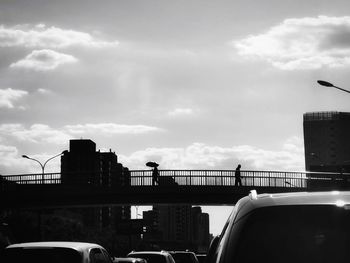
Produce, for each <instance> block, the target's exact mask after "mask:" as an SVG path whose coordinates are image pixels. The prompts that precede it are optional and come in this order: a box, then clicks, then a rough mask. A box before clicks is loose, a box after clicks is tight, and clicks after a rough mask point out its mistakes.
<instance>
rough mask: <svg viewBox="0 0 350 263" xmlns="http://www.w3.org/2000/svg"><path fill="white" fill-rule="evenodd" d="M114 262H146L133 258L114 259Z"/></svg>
mask: <svg viewBox="0 0 350 263" xmlns="http://www.w3.org/2000/svg"><path fill="white" fill-rule="evenodd" d="M114 259H115V260H116V261H128V262H135V261H146V260H145V259H143V258H133V257H127V258H125V257H119V258H114Z"/></svg>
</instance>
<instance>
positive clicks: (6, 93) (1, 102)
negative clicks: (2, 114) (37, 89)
mask: <svg viewBox="0 0 350 263" xmlns="http://www.w3.org/2000/svg"><path fill="white" fill-rule="evenodd" d="M26 95H28V92H27V91H24V90H16V89H11V88H7V89H0V108H9V109H12V108H14V107H15V106H14V102H15V101H18V100H20V99H21V98H23V97H24V96H26Z"/></svg>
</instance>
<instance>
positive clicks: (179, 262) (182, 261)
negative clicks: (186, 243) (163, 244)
mask: <svg viewBox="0 0 350 263" xmlns="http://www.w3.org/2000/svg"><path fill="white" fill-rule="evenodd" d="M171 255H172V256H173V258H174V260H175V262H176V263H197V262H198V261H197V260H196V258H195V256H194V255H193V254H191V253H172V254H171Z"/></svg>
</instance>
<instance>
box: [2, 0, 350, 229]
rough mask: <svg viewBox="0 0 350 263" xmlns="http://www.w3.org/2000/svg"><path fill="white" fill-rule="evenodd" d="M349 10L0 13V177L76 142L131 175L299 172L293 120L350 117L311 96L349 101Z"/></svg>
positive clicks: (50, 5) (298, 131)
mask: <svg viewBox="0 0 350 263" xmlns="http://www.w3.org/2000/svg"><path fill="white" fill-rule="evenodd" d="M349 10H350V2H349V1H348V0H332V1H330V0H329V1H326V0H307V1H305V0H303V1H301V0H286V1H283V0H264V1H258V0H256V1H252V0H227V1H220V0H219V1H210V0H176V1H170V0H169V1H165V0H142V1H141V0H139V1H136V0H125V1H119V0H113V1H112V0H111V1H103V0H102V1H94V0H91V1H72V0H70V1H63V0H59V1H46V0H31V1H26V0H23V1H16V0H1V1H0V56H1V59H0V120H1V123H0V174H21V173H31V172H39V171H40V167H39V166H38V164H37V163H35V162H31V161H29V160H25V159H23V158H21V155H23V154H26V155H28V156H31V157H33V158H37V159H39V160H43V161H45V160H46V159H48V158H50V157H51V156H53V155H56V154H57V153H60V152H62V151H63V150H66V149H69V140H70V139H79V138H83V139H91V140H93V141H94V142H95V143H96V145H97V148H98V149H100V150H101V151H109V149H111V150H112V151H115V152H116V154H117V155H118V157H119V161H120V162H121V163H123V165H124V166H127V167H129V169H131V170H133V169H147V167H146V166H145V163H146V162H147V161H150V160H152V161H156V162H158V163H160V167H159V168H160V169H234V168H235V167H236V165H237V163H241V164H242V170H288V171H303V170H304V169H305V167H304V155H303V154H304V149H303V130H302V121H303V119H302V118H303V113H305V112H310V111H350V103H349V102H350V97H349V95H348V94H347V93H344V92H341V91H339V90H336V89H332V88H326V87H321V86H318V84H317V83H316V81H317V80H318V79H323V80H327V81H330V82H332V83H334V84H335V85H337V86H340V87H342V88H345V89H350V85H349V80H350V75H349V69H350V11H349ZM46 171H52V172H57V171H59V158H56V159H53V160H52V161H50V163H48V165H47V167H46ZM204 209H205V210H206V211H214V210H215V211H214V214H220V213H219V212H218V211H225V212H224V213H227V211H228V210H229V209H227V208H214V207H209V208H204ZM225 217H226V215H225V216H221V217H220V218H225ZM220 218H219V219H218V220H217V221H215V222H216V224H215V225H214V223H213V217H211V230H212V232H214V233H217V232H218V231H219V230H218V229H220V228H221V227H222V225H221V224H222V221H220V220H221V219H220ZM219 221H220V223H219Z"/></svg>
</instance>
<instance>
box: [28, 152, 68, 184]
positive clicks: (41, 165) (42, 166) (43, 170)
mask: <svg viewBox="0 0 350 263" xmlns="http://www.w3.org/2000/svg"><path fill="white" fill-rule="evenodd" d="M66 152H68V150H64V151H63V152H61V153H59V154H56V155H55V156H52V157H51V158H49V159H47V160H46V161H45V162H44V164H42V163H41V162H40V161H39V160H37V159H34V158H31V157H29V156H27V155H22V157H23V158H25V159H29V160H33V161H35V162H37V163H38V164H40V167H41V172H42V183H44V174H45V166H46V164H47V163H48V162H49V161H50V160H52V159H53V158H56V157H58V156H61V155H62V154H65V153H66Z"/></svg>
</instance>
